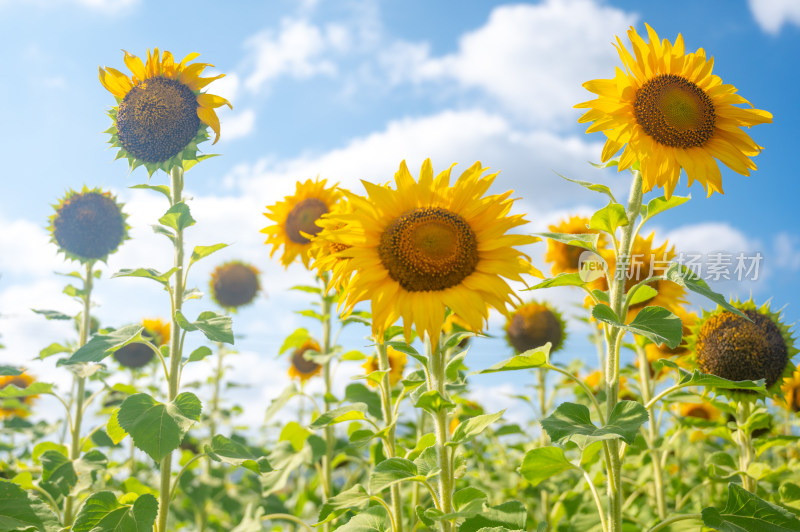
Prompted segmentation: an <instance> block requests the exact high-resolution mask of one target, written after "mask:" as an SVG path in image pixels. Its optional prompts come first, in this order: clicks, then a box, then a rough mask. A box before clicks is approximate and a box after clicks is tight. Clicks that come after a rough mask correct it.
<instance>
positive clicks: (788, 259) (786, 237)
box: [773, 233, 800, 271]
mask: <svg viewBox="0 0 800 532" xmlns="http://www.w3.org/2000/svg"><path fill="white" fill-rule="evenodd" d="M773 242H774V244H773V247H774V248H775V259H774V260H775V266H776V267H778V268H784V269H787V270H792V271H796V270H800V238H798V237H797V236H796V235H792V234H789V233H778V234H777V235H775V239H774V241H773Z"/></svg>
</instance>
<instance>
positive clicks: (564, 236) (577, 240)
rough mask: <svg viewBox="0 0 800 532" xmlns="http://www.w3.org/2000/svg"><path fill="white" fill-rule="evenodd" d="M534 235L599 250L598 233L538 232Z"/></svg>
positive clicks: (590, 249) (595, 250)
mask: <svg viewBox="0 0 800 532" xmlns="http://www.w3.org/2000/svg"><path fill="white" fill-rule="evenodd" d="M534 236H541V237H544V238H549V239H550V240H555V241H556V242H561V243H562V244H567V245H569V246H577V247H579V248H584V249H588V250H589V251H594V252H595V253H596V252H597V240H598V239H599V238H600V235H599V234H597V233H579V234H576V235H573V234H570V233H536V234H535V235H534Z"/></svg>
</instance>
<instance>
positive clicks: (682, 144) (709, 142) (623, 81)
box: [575, 25, 772, 198]
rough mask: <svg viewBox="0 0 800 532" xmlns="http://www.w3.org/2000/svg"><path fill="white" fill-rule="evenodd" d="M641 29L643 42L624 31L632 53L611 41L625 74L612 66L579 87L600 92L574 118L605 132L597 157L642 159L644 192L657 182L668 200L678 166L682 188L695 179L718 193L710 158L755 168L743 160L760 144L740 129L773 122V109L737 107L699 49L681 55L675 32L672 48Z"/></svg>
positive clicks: (623, 161) (624, 161) (744, 169)
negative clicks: (605, 75) (608, 74)
mask: <svg viewBox="0 0 800 532" xmlns="http://www.w3.org/2000/svg"><path fill="white" fill-rule="evenodd" d="M647 33H648V36H649V39H650V42H649V43H645V42H644V40H643V39H642V38H641V37H640V36H639V35H638V34H637V33H636V30H634V29H633V28H631V29H630V30H629V31H628V37H629V38H630V41H631V45H632V46H633V55H631V53H630V52H628V50H627V49H626V48H625V47H624V46H623V44H622V41H621V40H620V39H619V38H617V45H616V48H617V52H618V53H619V56H620V58H621V59H622V63H623V64H624V65H625V71H623V70H621V69H619V68H617V71H616V76H615V77H614V78H613V79H596V80H592V81H588V82H586V83H584V84H583V86H584V87H585V88H586V89H587V90H589V91H590V92H593V93H595V94H597V95H598V96H599V97H598V98H597V99H596V100H591V101H588V102H583V103H580V104H578V105H576V106H575V107H577V108H582V109H589V111H587V112H586V113H585V114H584V115H583V116H582V117H581V118H580V119H579V120H578V121H579V122H582V123H583V122H593V124H592V125H591V126H589V128H588V129H587V130H586V132H587V133H593V132H595V131H602V132H603V133H605V135H606V137H608V138H607V140H606V144H605V147H604V148H603V154H602V160H603V162H605V161H608V160H609V159H610V158H611V157H612V156H614V154H616V153H617V152H619V151H620V150H623V148H624V150H623V152H622V155H621V157H620V160H619V167H618V169H619V170H624V169H625V168H628V167H630V166H631V165H633V164H634V163H636V162H637V161H639V162H640V163H641V171H642V179H643V187H644V191H645V192H647V191H649V190H650V189H652V188H653V187H655V186H657V187H663V188H664V194H665V195H666V197H667V198H669V197H670V196H671V195H672V192H673V191H674V190H675V186H676V185H677V183H678V179H679V178H680V172H681V168H683V169H684V171H685V172H686V176H687V178H688V180H689V185H691V184H692V183H693V182H694V181H695V180H696V181H699V182H700V183H701V184H702V185H703V187H704V188H705V189H706V192H707V194H708V195H709V196H710V195H711V194H712V193H713V192H719V193H722V177H721V175H720V171H719V166H718V165H717V161H716V160H715V159H719V160H720V161H722V162H723V163H724V164H725V165H726V166H727V167H728V168H730V169H731V170H733V171H734V172H738V173H740V174H742V175H750V170H755V169H756V165H755V164H754V163H753V161H752V160H751V159H750V157H753V156H755V155H758V153H759V152H760V151H761V149H762V148H761V146H759V145H758V144H756V143H755V142H754V141H753V139H751V138H750V137H749V136H748V135H747V133H745V132H744V131H743V130H742V129H740V128H741V127H743V126H744V127H750V126H754V125H756V124H763V123H769V122H772V114H770V113H768V112H767V111H762V110H760V109H743V108H740V107H736V105H739V104H746V105H750V102H748V101H747V100H745V99H744V98H742V97H741V96H739V95H738V94H736V87H734V86H733V85H724V84H723V83H722V80H721V79H720V78H719V76H715V75H713V74H711V69H712V67H713V64H714V61H713V59H706V53H705V50H703V49H702V48H700V49H698V50H697V51H696V52H694V53H690V54H686V53H685V51H684V44H683V37H682V36H681V35H680V34H679V35H678V37H677V39H675V44H674V45H673V44H671V43H670V42H669V41H668V40H667V39H664V40H663V41H660V40H659V37H658V35H657V34H656V32H655V31H654V30H653V28H651V27H650V26H649V25H647ZM751 107H752V106H751Z"/></svg>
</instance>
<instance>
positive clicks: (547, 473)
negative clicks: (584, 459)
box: [519, 447, 575, 486]
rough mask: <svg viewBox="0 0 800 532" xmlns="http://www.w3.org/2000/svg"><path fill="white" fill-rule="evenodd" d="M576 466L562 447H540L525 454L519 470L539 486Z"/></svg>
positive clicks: (532, 483)
mask: <svg viewBox="0 0 800 532" xmlns="http://www.w3.org/2000/svg"><path fill="white" fill-rule="evenodd" d="M574 467H575V466H574V465H572V463H570V461H569V460H567V457H566V456H564V449H562V448H561V447H539V448H536V449H532V450H530V451H528V452H527V453H526V454H525V458H523V459H522V465H521V466H520V468H519V472H520V474H521V475H522V476H523V477H524V478H525V480H527V481H528V482H530V483H531V485H532V486H538V485H539V484H540V483H541V482H542V481H545V480H547V479H548V478H550V477H552V476H554V475H558V474H559V473H563V472H564V471H569V470H570V469H573V468H574Z"/></svg>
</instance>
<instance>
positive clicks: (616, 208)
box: [589, 202, 628, 235]
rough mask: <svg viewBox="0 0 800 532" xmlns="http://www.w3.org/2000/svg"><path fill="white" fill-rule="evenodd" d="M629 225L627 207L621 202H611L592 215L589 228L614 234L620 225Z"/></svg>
mask: <svg viewBox="0 0 800 532" xmlns="http://www.w3.org/2000/svg"><path fill="white" fill-rule="evenodd" d="M626 225H628V215H627V213H626V212H625V207H623V206H622V205H620V204H619V203H614V202H612V203H609V204H608V205H606V206H605V207H603V208H602V209H600V210H599V211H597V212H596V213H594V214H593V215H592V218H591V219H590V220H589V228H590V229H596V230H598V231H604V232H606V233H608V234H610V235H613V234H614V233H615V232H616V230H617V228H618V227H624V226H626Z"/></svg>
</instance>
